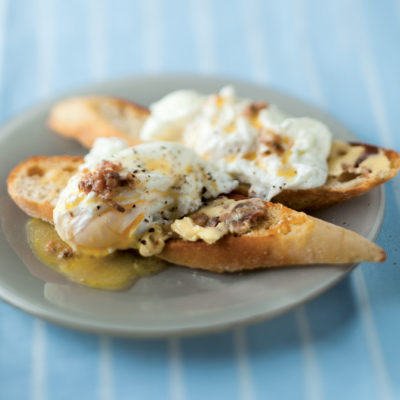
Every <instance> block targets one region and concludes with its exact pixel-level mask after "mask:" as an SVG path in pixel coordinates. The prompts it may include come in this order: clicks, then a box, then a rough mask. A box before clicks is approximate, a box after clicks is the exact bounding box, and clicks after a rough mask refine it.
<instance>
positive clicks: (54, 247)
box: [46, 240, 60, 254]
mask: <svg viewBox="0 0 400 400" xmlns="http://www.w3.org/2000/svg"><path fill="white" fill-rule="evenodd" d="M58 250H60V244H59V243H55V242H53V241H52V240H50V242H48V243H47V244H46V251H47V252H48V253H50V254H54V253H56V252H57V251H58Z"/></svg>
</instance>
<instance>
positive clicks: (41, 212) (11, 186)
mask: <svg viewBox="0 0 400 400" xmlns="http://www.w3.org/2000/svg"><path fill="white" fill-rule="evenodd" d="M82 162H83V157H72V156H54V157H46V156H35V157H30V158H28V159H27V160H25V161H23V162H22V163H20V164H19V165H17V166H16V167H15V168H14V169H13V170H12V171H11V173H10V174H9V176H8V179H7V186H8V193H9V195H10V196H11V198H12V199H13V200H14V202H15V203H16V204H17V205H18V206H19V207H20V208H21V209H22V210H23V211H25V212H26V213H27V214H28V215H30V216H31V217H34V218H40V219H43V220H45V221H47V222H51V223H52V222H53V209H54V206H55V205H56V202H57V199H58V195H59V193H60V192H61V190H62V189H64V187H65V186H66V185H67V182H68V180H69V178H70V177H71V176H72V175H73V174H75V172H76V171H77V169H78V167H79V165H80V164H81V163H82Z"/></svg>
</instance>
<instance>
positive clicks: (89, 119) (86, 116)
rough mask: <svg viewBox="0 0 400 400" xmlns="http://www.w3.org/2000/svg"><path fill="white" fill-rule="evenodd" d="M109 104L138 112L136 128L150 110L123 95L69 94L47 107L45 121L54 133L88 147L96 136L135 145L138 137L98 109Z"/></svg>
mask: <svg viewBox="0 0 400 400" xmlns="http://www.w3.org/2000/svg"><path fill="white" fill-rule="evenodd" d="M102 104H103V105H104V104H112V105H113V106H115V107H117V108H118V109H120V110H122V109H123V108H128V109H129V110H130V112H132V113H133V114H135V115H136V116H137V123H138V132H137V134H139V131H140V128H139V127H140V126H141V124H143V123H144V121H145V120H146V119H147V117H148V115H149V114H150V111H149V110H148V109H147V108H145V107H143V106H141V105H139V104H136V103H133V102H130V101H128V100H126V99H121V98H117V97H112V96H87V97H72V98H69V99H66V100H64V101H61V102H59V103H57V104H56V105H55V106H54V107H53V108H52V109H51V111H50V115H49V118H48V120H47V125H48V127H49V128H50V129H52V130H53V131H55V132H56V133H58V134H60V135H62V136H65V137H68V138H72V139H75V140H77V141H78V142H80V143H81V144H82V145H83V146H85V147H87V148H91V147H92V146H93V143H94V141H95V140H96V139H97V138H99V137H119V138H121V139H124V140H125V141H126V142H127V143H128V144H129V145H131V146H134V145H136V144H138V143H139V142H140V141H139V140H138V138H133V137H130V136H129V135H128V134H126V133H125V132H123V131H122V130H120V129H119V128H117V127H116V126H114V125H113V124H112V123H111V121H109V120H108V119H107V118H106V117H105V116H103V115H101V113H99V112H98V108H99V106H100V105H102Z"/></svg>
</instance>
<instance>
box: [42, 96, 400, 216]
mask: <svg viewBox="0 0 400 400" xmlns="http://www.w3.org/2000/svg"><path fill="white" fill-rule="evenodd" d="M149 114H150V112H149V110H148V109H146V108H144V107H142V106H138V105H136V104H134V103H130V102H128V101H125V100H120V99H115V98H113V97H107V96H97V97H76V98H71V99H67V100H65V101H63V102H60V103H58V104H57V105H56V106H55V107H54V108H53V110H52V111H51V114H50V118H49V121H48V125H49V127H50V128H51V129H53V130H54V131H56V132H57V133H59V134H61V135H63V136H67V137H71V138H74V139H76V140H78V141H79V142H80V143H82V144H83V145H84V146H86V147H91V146H92V145H93V142H94V140H95V139H96V138H98V137H102V136H107V137H110V136H117V137H120V138H122V139H125V140H126V141H127V142H128V143H129V144H131V145H135V144H138V143H140V138H139V132H140V129H141V127H142V125H143V123H144V122H145V120H146V119H147V117H148V116H149ZM365 155H367V158H368V160H367V159H365V160H364V161H363V162H359V161H360V157H363V156H365ZM378 155H379V157H380V161H381V162H383V164H382V165H380V167H379V165H378V166H377V165H374V164H373V163H372V165H369V164H370V163H369V161H371V160H372V159H374V158H377V156H378ZM378 161H379V160H378ZM328 164H329V171H328V179H327V182H326V183H325V184H324V185H323V186H320V187H317V188H312V189H305V190H283V191H282V192H281V193H280V194H278V195H277V196H275V197H274V198H273V201H274V202H278V203H282V204H284V205H286V206H288V207H290V208H293V209H295V210H311V209H317V208H323V207H328V206H330V205H333V204H336V203H341V202H343V201H346V200H349V199H351V198H353V197H357V196H360V195H361V194H363V193H366V192H368V191H370V190H371V189H373V188H374V187H376V186H378V185H381V184H383V183H385V182H386V181H388V180H389V179H391V178H393V177H394V176H395V175H396V174H397V172H398V170H399V168H400V157H399V154H398V153H397V152H395V151H393V150H386V149H383V148H379V147H377V146H372V145H368V144H363V143H346V142H341V141H334V142H333V143H332V149H331V153H330V156H329V160H328ZM377 164H379V163H377ZM366 165H367V166H366ZM378 167H379V168H378ZM239 192H240V193H241V194H245V195H247V194H248V186H246V185H242V186H241V188H240V191H239Z"/></svg>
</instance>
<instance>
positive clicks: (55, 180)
mask: <svg viewBox="0 0 400 400" xmlns="http://www.w3.org/2000/svg"><path fill="white" fill-rule="evenodd" d="M82 161H83V159H82V158H80V157H70V156H55V157H32V158H29V159H28V160H26V161H23V162H22V163H21V164H19V165H18V166H17V167H15V168H14V170H13V171H12V172H11V173H10V175H9V178H8V180H7V184H8V192H9V194H10V196H11V198H12V199H13V200H14V201H15V203H16V204H17V205H18V206H19V207H20V208H21V209H22V210H23V211H25V212H26V213H27V214H28V215H30V216H32V217H36V218H40V219H43V220H45V221H48V222H50V223H52V222H53V215H52V211H53V208H54V206H55V203H56V201H57V198H58V194H59V193H60V191H61V190H62V189H63V188H64V187H65V185H66V183H67V180H68V179H69V178H70V177H71V176H72V175H73V174H74V173H75V171H76V169H77V168H78V166H79V165H80V163H81V162H82ZM263 207H264V208H265V210H264V211H263V219H262V221H261V226H260V223H259V225H258V226H257V227H256V228H254V229H252V230H250V231H249V232H247V233H245V234H241V235H239V236H233V235H231V234H228V235H227V236H224V237H222V238H221V239H220V240H218V241H217V242H216V243H214V244H207V243H205V242H203V241H196V242H190V241H187V240H182V239H174V240H170V241H167V243H166V246H165V249H164V251H163V252H162V253H161V254H160V255H159V257H160V258H163V259H165V260H167V261H170V262H174V263H177V264H180V265H186V266H188V267H192V268H202V269H207V270H210V271H215V272H234V271H239V270H246V269H253V268H257V267H269V266H279V265H292V264H315V263H349V262H360V261H374V262H380V261H383V260H384V259H385V253H384V252H383V250H382V249H381V248H380V247H379V246H377V245H375V244H374V243H372V242H370V241H368V240H367V239H365V238H363V237H361V236H360V235H358V234H356V233H354V232H351V231H348V230H345V229H343V228H340V227H337V226H335V225H332V224H329V223H327V222H325V221H321V220H318V219H316V218H313V217H310V216H307V215H306V214H304V213H301V212H297V211H293V210H290V209H288V208H287V207H284V206H283V205H280V204H273V203H268V202H265V203H263ZM235 222H236V221H235Z"/></svg>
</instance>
